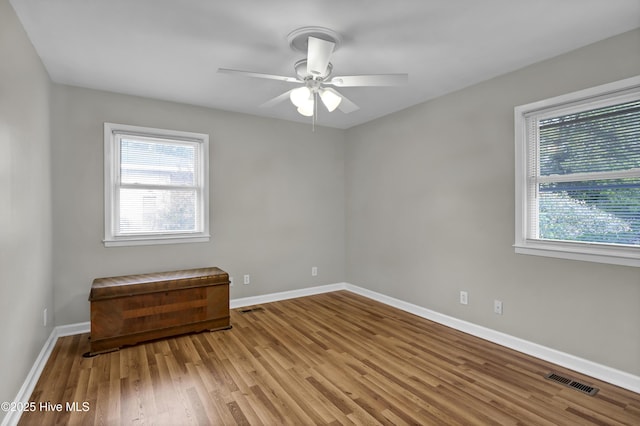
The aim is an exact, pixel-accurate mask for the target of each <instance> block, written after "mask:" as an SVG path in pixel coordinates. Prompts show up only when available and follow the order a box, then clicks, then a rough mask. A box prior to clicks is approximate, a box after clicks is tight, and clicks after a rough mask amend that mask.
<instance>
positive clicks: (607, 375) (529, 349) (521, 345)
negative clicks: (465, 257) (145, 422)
mask: <svg viewBox="0 0 640 426" xmlns="http://www.w3.org/2000/svg"><path fill="white" fill-rule="evenodd" d="M338 290H348V291H350V292H352V293H355V294H359V295H361V296H364V297H367V298H369V299H372V300H376V301H378V302H381V303H384V304H385V305H389V306H392V307H394V308H398V309H401V310H403V311H406V312H409V313H411V314H414V315H417V316H419V317H422V318H425V319H428V320H431V321H434V322H437V323H439V324H442V325H445V326H447V327H451V328H454V329H456V330H459V331H462V332H465V333H468V334H471V335H473V336H476V337H480V338H482V339H485V340H488V341H490V342H493V343H496V344H499V345H502V346H506V347H508V348H510V349H514V350H516V351H518V352H522V353H525V354H527V355H531V356H534V357H536V358H540V359H543V360H545V361H549V362H552V363H554V364H558V365H560V366H562V367H565V368H569V369H571V370H574V371H577V372H579V373H583V374H586V375H588V376H591V377H594V378H596V379H599V380H602V381H605V382H607V383H611V384H614V385H616V386H620V387H621V388H624V389H628V390H630V391H632V392H636V393H640V377H639V376H635V375H633V374H630V373H626V372H624V371H620V370H616V369H615V368H611V367H607V366H606V365H602V364H598V363H595V362H593V361H589V360H586V359H583V358H579V357H577V356H574V355H571V354H567V353H564V352H560V351H558V350H555V349H551V348H548V347H546V346H542V345H539V344H537V343H533V342H529V341H527V340H523V339H520V338H518V337H514V336H510V335H508V334H505V333H502V332H499V331H496V330H492V329H490V328H486V327H482V326H480V325H477V324H473V323H470V322H467V321H463V320H460V319H457V318H454V317H450V316H448V315H444V314H441V313H439V312H435V311H432V310H430V309H427V308H423V307H422V306H418V305H414V304H412V303H409V302H405V301H403V300H400V299H396V298H393V297H390V296H387V295H384V294H382V293H377V292H375V291H371V290H367V289H365V288H362V287H358V286H355V285H352V284H349V283H336V284H328V285H323V286H317V287H309V288H303V289H299V290H291V291H283V292H279V293H271V294H265V295H260V296H251V297H243V298H239V299H232V300H231V301H230V302H229V306H230V308H231V309H236V308H241V307H244V306H252V305H258V304H261V303H270V302H277V301H280V300H287V299H293V298H296V297H304V296H312V295H314V294H321V293H330V292H332V291H338ZM90 328H91V324H90V323H89V322H82V323H77V324H69V325H62V326H58V327H55V328H54V329H53V331H52V332H51V335H50V336H49V338H48V339H47V341H46V342H45V344H44V347H43V348H42V350H41V351H40V354H39V355H38V358H37V359H36V361H35V363H34V365H33V367H32V368H31V371H29V374H28V375H27V378H26V379H25V381H24V384H23V385H22V387H21V388H20V391H19V392H18V394H17V395H16V398H15V400H14V402H16V403H23V402H28V401H29V397H30V396H31V393H32V392H33V389H34V388H35V386H36V383H37V382H38V379H39V378H40V374H41V373H42V370H43V369H44V366H45V365H46V363H47V361H48V359H49V356H50V355H51V352H52V351H53V348H54V346H55V344H56V342H57V341H58V338H59V337H63V336H71V335H74V334H81V333H88V332H89V331H90ZM19 420H20V413H16V412H10V413H8V414H7V415H6V416H5V418H4V419H3V420H2V423H1V424H0V426H13V425H17V424H18V421H19Z"/></svg>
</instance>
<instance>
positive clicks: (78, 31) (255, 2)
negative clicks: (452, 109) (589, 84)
mask: <svg viewBox="0 0 640 426" xmlns="http://www.w3.org/2000/svg"><path fill="white" fill-rule="evenodd" d="M11 4H12V5H13V7H14V9H15V10H16V13H17V14H18V16H19V18H20V20H21V21H22V24H23V25H24V27H25V29H26V32H27V34H28V36H29V38H30V39H31V41H32V43H33V45H34V46H35V48H36V50H37V52H38V54H39V55H40V57H41V58H42V61H43V63H44V65H45V67H46V69H47V70H48V72H49V75H50V76H51V79H52V80H53V81H55V82H57V83H62V84H69V85H74V86H81V87H88V88H94V89H101V90H108V91H113V92H120V93H127V94H132V95H139V96H145V97H150V98H157V99H163V100H170V101H178V102H184V103H188V104H194V105H201V106H206V107H211V108H219V109H223V110H228V111H237V112H243V113H249V114H255V115H260V116H267V117H276V118H281V119H285V120H292V121H299V122H310V118H307V117H302V116H300V115H299V114H298V113H297V112H296V111H295V107H294V106H293V105H292V104H291V103H290V102H283V103H281V104H279V105H277V106H276V107H273V108H270V109H265V108H259V107H258V106H259V105H260V104H262V103H263V102H265V101H267V100H269V99H271V98H273V97H275V96H277V95H279V94H281V93H283V92H285V91H287V90H289V89H291V88H293V87H295V86H293V85H292V84H291V83H286V82H281V81H275V80H262V79H254V78H243V77H238V76H232V75H225V74H217V73H216V70H217V69H218V68H235V69H241V70H249V71H257V72H262V73H268V74H279V75H286V76H294V71H293V64H294V63H295V62H296V61H297V60H299V59H302V58H304V56H305V55H304V54H301V53H299V52H295V51H293V50H291V48H290V47H289V45H288V42H287V35H288V34H289V33H290V32H291V31H293V30H294V29H297V28H299V27H303V26H320V27H326V28H330V29H332V30H334V31H337V32H338V33H340V34H341V35H342V37H343V44H342V46H341V47H340V48H339V49H338V50H337V51H336V52H335V53H334V54H333V57H332V60H331V62H332V63H333V65H334V71H333V74H334V75H351V74H381V73H404V72H406V73H408V74H409V85H408V86H406V87H383V88H343V89H340V91H341V92H342V93H344V95H345V96H347V97H348V98H349V99H351V100H352V101H354V102H355V103H357V104H358V105H359V106H360V107H361V109H360V110H359V111H356V112H353V113H351V114H344V113H342V112H340V111H338V110H336V111H335V112H333V113H328V112H326V110H322V109H320V110H319V116H318V124H320V125H325V126H331V127H337V128H349V127H352V126H354V125H358V124H361V123H364V122H367V121H370V120H372V119H374V118H377V117H381V116H383V115H386V114H389V113H392V112H394V111H398V110H401V109H404V108H406V107H409V106H411V105H415V104H417V103H420V102H424V101H426V100H428V99H432V98H434V97H437V96H440V95H442V94H445V93H448V92H451V91H454V90H457V89H461V88H463V87H466V86H469V85H471V84H474V83H477V82H480V81H483V80H486V79H489V78H492V77H495V76H497V75H500V74H504V73H506V72H509V71H512V70H515V69H518V68H521V67H523V66H526V65H528V64H531V63H535V62H538V61H540V60H543V59H546V58H550V57H553V56H556V55H559V54H562V53H564V52H567V51H570V50H573V49H576V48H578V47H581V46H584V45H587V44H590V43H593V42H595V41H598V40H602V39H604V38H607V37H610V36H613V35H616V34H620V33H622V32H625V31H628V30H631V29H634V28H637V27H640V0H482V1H479V0H397V1H389V0H315V1H312V0H269V1H266V0H233V1H214V0H11ZM638 51H639V54H640V46H639V50H638Z"/></svg>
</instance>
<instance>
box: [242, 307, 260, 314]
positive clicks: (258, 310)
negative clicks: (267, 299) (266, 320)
mask: <svg viewBox="0 0 640 426" xmlns="http://www.w3.org/2000/svg"><path fill="white" fill-rule="evenodd" d="M260 311H264V308H263V307H261V306H257V307H255V308H247V309H240V313H243V314H248V313H249V312H260Z"/></svg>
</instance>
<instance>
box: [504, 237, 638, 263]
mask: <svg viewBox="0 0 640 426" xmlns="http://www.w3.org/2000/svg"><path fill="white" fill-rule="evenodd" d="M513 247H514V248H515V252H516V253H518V254H528V255H533V256H545V257H555V258H558V259H570V260H580V261H584V262H596V263H608V264H612V265H623V266H635V267H640V249H636V248H631V247H629V248H625V247H615V246H614V247H610V246H606V245H601V244H582V243H575V244H574V243H567V242H556V241H536V240H527V241H525V242H520V243H516V244H514V246H513Z"/></svg>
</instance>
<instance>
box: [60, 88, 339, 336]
mask: <svg viewBox="0 0 640 426" xmlns="http://www.w3.org/2000/svg"><path fill="white" fill-rule="evenodd" d="M212 96H213V94H212ZM51 114H52V126H53V146H54V150H53V152H52V159H53V196H54V201H53V224H54V241H55V251H54V262H53V265H54V267H53V280H54V289H55V314H56V324H57V325H61V324H69V323H76V322H82V321H88V320H89V302H88V301H87V297H88V295H89V290H90V287H91V282H92V280H93V279H94V278H97V277H103V276H113V275H122V274H130V273H144V272H155V271H164V270H173V269H182V268H192V267H203V266H218V267H220V268H222V269H224V270H226V271H227V272H229V274H230V275H232V276H233V277H234V278H235V282H236V283H235V286H234V287H233V288H232V289H231V297H232V298H239V297H245V296H253V295H260V294H267V293H273V292H278V291H285V290H293V289H299V288H304V287H310V286H314V285H323V284H330V283H336V282H342V281H344V277H345V267H344V262H345V252H344V235H345V216H344V212H345V197H344V180H345V178H344V132H343V131H340V130H335V129H328V128H316V131H315V133H312V132H311V124H309V125H302V124H295V123H289V122H284V121H278V120H273V119H264V118H258V117H254V116H249V115H242V114H237V113H228V112H223V111H215V110H211V109H206V108H198V107H192V106H186V105H181V104H175V103H170V102H162V101H154V100H149V99H143V98H137V97H133V96H127V95H119V94H114V93H107V92H100V91H95V90H88V89H80V88H75V87H68V86H61V85H54V86H53V91H52V113H51ZM105 121H107V122H115V123H122V124H133V125H140V126H148V127H157V128H164V129H172V130H184V131H192V132H199V133H207V134H209V137H210V166H211V169H210V189H211V195H210V196H211V199H210V201H211V205H212V208H211V233H212V238H211V241H210V242H209V243H193V244H171V245H159V246H137V247H110V248H105V247H104V246H103V244H102V238H103V237H104V213H103V205H104V201H103V123H104V122H105ZM312 266H317V267H318V271H319V274H318V276H317V277H312V276H311V267H312ZM243 274H250V275H251V284H250V285H248V286H245V285H243V284H242V275H243Z"/></svg>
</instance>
